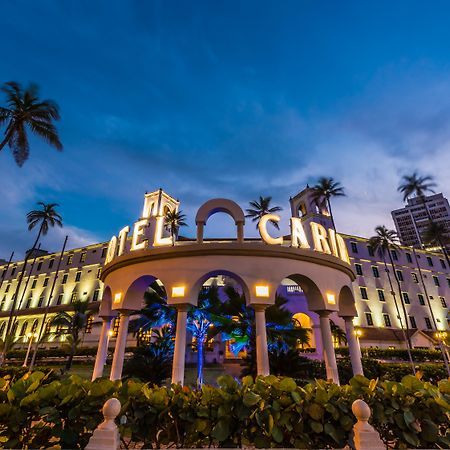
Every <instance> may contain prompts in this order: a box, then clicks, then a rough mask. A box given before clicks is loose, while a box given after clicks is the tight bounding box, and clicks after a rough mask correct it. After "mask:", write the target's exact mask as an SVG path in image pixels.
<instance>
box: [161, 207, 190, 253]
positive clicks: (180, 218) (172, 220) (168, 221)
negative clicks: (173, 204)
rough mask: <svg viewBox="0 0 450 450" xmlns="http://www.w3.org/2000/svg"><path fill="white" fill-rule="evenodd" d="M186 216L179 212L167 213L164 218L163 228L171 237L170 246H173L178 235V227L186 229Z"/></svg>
mask: <svg viewBox="0 0 450 450" xmlns="http://www.w3.org/2000/svg"><path fill="white" fill-rule="evenodd" d="M185 219H186V216H185V215H184V214H182V212H181V211H170V210H169V211H167V213H166V215H165V217H164V226H165V227H166V230H167V231H169V232H170V235H171V236H172V245H175V237H176V236H177V234H178V230H179V229H180V227H186V226H187V223H186V222H185Z"/></svg>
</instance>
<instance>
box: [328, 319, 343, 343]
mask: <svg viewBox="0 0 450 450" xmlns="http://www.w3.org/2000/svg"><path fill="white" fill-rule="evenodd" d="M330 328H331V334H332V336H333V340H334V341H335V342H336V343H337V345H338V346H339V347H340V346H341V344H342V343H344V344H346V343H347V335H346V334H345V331H344V330H343V329H342V328H341V327H340V326H339V325H336V324H335V323H334V322H333V321H332V320H330Z"/></svg>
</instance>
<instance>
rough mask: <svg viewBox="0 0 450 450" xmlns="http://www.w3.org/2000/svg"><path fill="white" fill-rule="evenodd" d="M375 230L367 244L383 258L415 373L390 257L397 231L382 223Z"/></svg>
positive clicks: (394, 247) (406, 320)
mask: <svg viewBox="0 0 450 450" xmlns="http://www.w3.org/2000/svg"><path fill="white" fill-rule="evenodd" d="M375 232H376V235H375V236H372V237H371V238H370V239H369V245H370V246H371V247H372V248H373V249H374V250H375V251H378V253H379V255H380V256H381V257H382V258H383V263H384V268H385V271H386V274H387V277H388V280H389V286H390V288H391V295H392V298H393V299H394V304H395V309H396V311H397V315H398V318H399V320H400V327H401V329H402V333H403V337H404V339H405V343H406V348H407V351H408V356H409V360H410V362H411V366H412V370H413V373H414V374H415V372H416V370H415V367H414V361H413V359H412V355H411V347H412V346H411V338H410V335H409V324H408V314H407V312H406V308H405V304H404V302H403V298H402V288H401V286H400V281H399V279H398V276H397V273H396V270H395V263H394V260H393V258H392V250H396V249H398V244H397V242H398V237H397V233H396V232H395V231H394V230H388V229H387V228H386V227H385V226H384V225H380V226H377V227H376V228H375ZM386 253H387V254H388V255H389V260H390V263H391V266H392V271H393V273H394V276H395V279H396V281H397V288H398V294H399V299H400V302H401V305H402V309H403V315H404V318H405V325H406V332H405V328H404V325H403V320H402V317H401V314H400V309H399V307H398V302H397V299H396V296H395V291H394V287H393V284H392V279H391V274H390V272H389V269H388V266H387V262H386Z"/></svg>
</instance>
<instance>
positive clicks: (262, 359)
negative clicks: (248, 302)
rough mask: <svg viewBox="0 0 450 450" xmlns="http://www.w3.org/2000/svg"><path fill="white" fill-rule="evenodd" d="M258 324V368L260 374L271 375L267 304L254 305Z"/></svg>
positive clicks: (256, 323)
mask: <svg viewBox="0 0 450 450" xmlns="http://www.w3.org/2000/svg"><path fill="white" fill-rule="evenodd" d="M252 307H253V308H254V309H255V325H256V369H257V374H258V375H269V373H270V366H269V351H268V349H267V333H266V312H265V309H266V307H267V305H254V304H252Z"/></svg>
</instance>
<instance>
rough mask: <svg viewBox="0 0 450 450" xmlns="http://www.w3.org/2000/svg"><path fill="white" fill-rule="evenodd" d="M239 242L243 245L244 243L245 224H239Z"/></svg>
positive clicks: (237, 224)
mask: <svg viewBox="0 0 450 450" xmlns="http://www.w3.org/2000/svg"><path fill="white" fill-rule="evenodd" d="M236 226H237V242H238V243H239V244H242V243H243V242H244V222H237V223H236Z"/></svg>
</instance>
